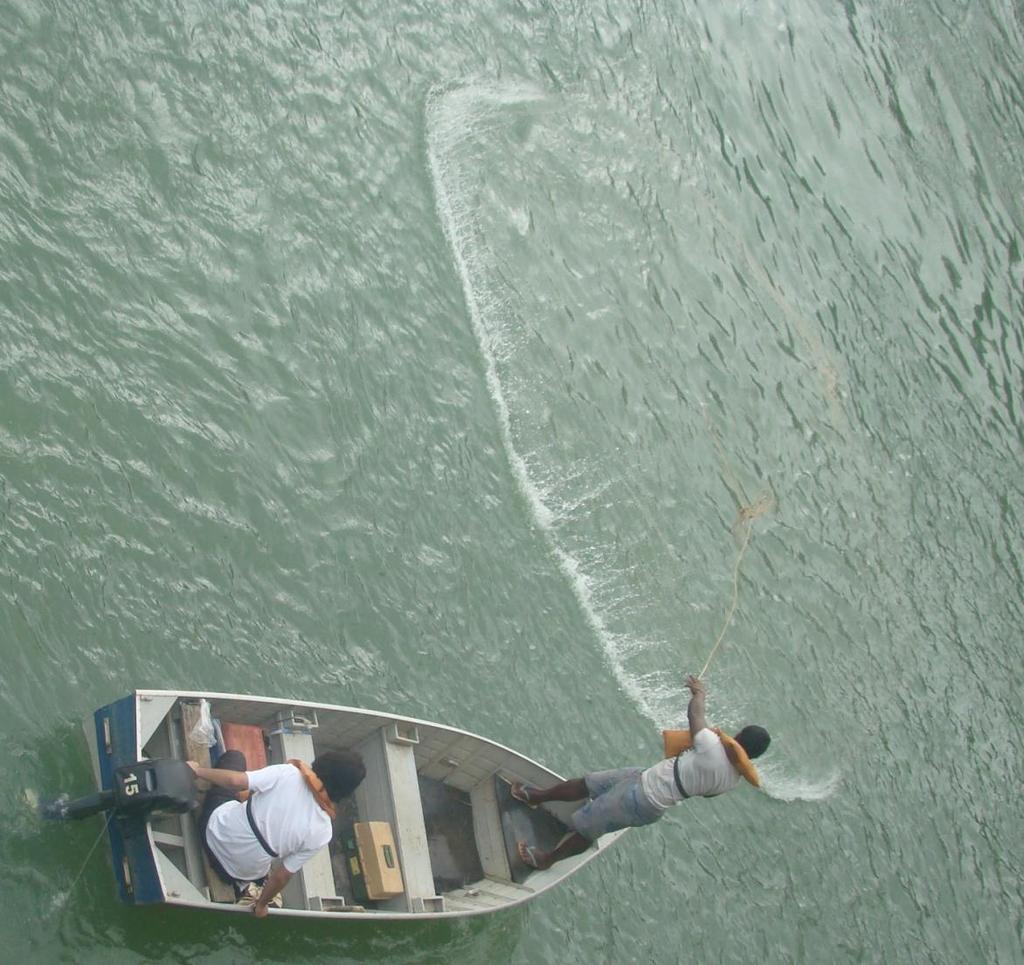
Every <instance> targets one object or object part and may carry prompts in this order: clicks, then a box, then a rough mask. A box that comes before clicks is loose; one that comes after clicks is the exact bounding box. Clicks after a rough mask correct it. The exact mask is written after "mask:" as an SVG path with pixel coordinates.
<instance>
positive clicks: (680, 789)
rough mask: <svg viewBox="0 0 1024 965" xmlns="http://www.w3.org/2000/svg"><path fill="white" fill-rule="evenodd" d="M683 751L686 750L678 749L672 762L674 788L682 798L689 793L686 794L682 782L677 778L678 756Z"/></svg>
mask: <svg viewBox="0 0 1024 965" xmlns="http://www.w3.org/2000/svg"><path fill="white" fill-rule="evenodd" d="M685 753H686V751H680V752H679V753H678V754H676V759H675V760H674V761H673V762H672V777H673V778H674V779H675V782H676V790H677V791H678V792H679V794H680V796H681V797H683V798H688V797H689V796H690V795H689V794H687V793H686V791H685V790H683V782H682V781H681V780H680V779H679V758H680V757H682V756H683V754H685Z"/></svg>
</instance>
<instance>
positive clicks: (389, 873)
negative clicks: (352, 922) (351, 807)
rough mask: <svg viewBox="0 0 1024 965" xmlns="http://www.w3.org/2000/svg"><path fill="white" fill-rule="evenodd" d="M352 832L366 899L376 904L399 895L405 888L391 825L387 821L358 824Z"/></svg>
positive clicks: (361, 822)
mask: <svg viewBox="0 0 1024 965" xmlns="http://www.w3.org/2000/svg"><path fill="white" fill-rule="evenodd" d="M352 830H353V832H354V834H355V841H356V850H357V852H358V857H359V865H360V867H361V869H362V875H363V883H364V886H365V888H366V895H367V897H368V898H369V899H370V900H371V901H379V900H380V899H382V898H395V897H397V896H398V895H400V894H402V892H403V891H405V886H404V885H403V883H402V869H401V868H400V867H399V864H398V849H397V848H396V847H395V839H394V836H393V835H392V833H391V825H390V824H388V823H387V821H360V822H357V823H356V824H355V825H354V826H353V828H352Z"/></svg>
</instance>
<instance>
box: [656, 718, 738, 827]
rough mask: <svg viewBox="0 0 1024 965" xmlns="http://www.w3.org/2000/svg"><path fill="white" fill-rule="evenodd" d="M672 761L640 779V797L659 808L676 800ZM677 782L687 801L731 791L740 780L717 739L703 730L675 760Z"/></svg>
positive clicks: (678, 797)
mask: <svg viewBox="0 0 1024 965" xmlns="http://www.w3.org/2000/svg"><path fill="white" fill-rule="evenodd" d="M674 766H675V758H674V757H668V758H666V759H665V760H663V761H658V763H657V764H655V765H654V766H653V767H649V768H647V770H646V771H644V773H643V775H642V776H641V781H642V783H643V789H644V794H646V795H647V797H648V798H649V799H650V801H651V803H652V804H654V805H656V806H657V807H660V808H667V807H671V806H672V805H673V804H678V803H679V802H680V801H682V800H683V799H682V798H681V797H680V796H679V788H677V787H676V782H675V778H674V777H673V776H672V769H673V767H674ZM679 780H680V781H682V783H683V790H684V791H686V793H687V795H688V796H689V797H714V796H715V795H716V794H724V793H725V792H726V791H731V790H732V789H733V788H734V787H735V786H736V785H737V784H738V783H739V780H740V774H739V771H737V770H736V768H735V767H733V766H732V764H731V762H730V761H729V757H728V755H727V754H726V753H725V746H724V745H723V744H722V741H721V739H720V738H719V736H718V735H717V734H716V733H715V732H714V731H713V730H710V729H709V728H707V727H704V728H702V729H701V730H699V731H697V734H696V736H695V737H694V738H693V747H692V748H691V749H690V750H688V751H686V752H685V753H684V754H683V755H682V756H681V757H680V758H679Z"/></svg>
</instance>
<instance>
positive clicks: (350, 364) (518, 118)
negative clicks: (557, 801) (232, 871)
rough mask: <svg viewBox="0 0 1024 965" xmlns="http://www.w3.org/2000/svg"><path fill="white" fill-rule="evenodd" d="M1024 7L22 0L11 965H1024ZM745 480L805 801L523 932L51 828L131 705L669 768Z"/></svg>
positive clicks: (709, 630)
mask: <svg viewBox="0 0 1024 965" xmlns="http://www.w3.org/2000/svg"><path fill="white" fill-rule="evenodd" d="M1022 34H1024V17H1022V16H1021V9H1020V6H1019V4H1014V3H1011V2H1009V0H1006V2H997V0H987V2H986V0H982V2H975V3H970V4H968V3H967V2H964V0H932V2H928V3H925V2H920V0H914V2H895V0H885V2H880V3H873V4H866V3H861V4H858V3H854V2H852V0H850V2H846V3H845V4H842V5H840V4H834V3H815V2H811V0H793V2H777V3H767V2H764V3H750V2H742V3H725V4H722V3H717V2H710V0H701V2H697V3H691V4H685V5H682V4H677V3H664V2H663V3H628V2H626V0H611V2H609V3H607V4H603V5H596V4H593V5H591V4H583V3H579V2H575V3H573V2H556V3H542V2H529V0H528V2H512V0H495V2H492V3H473V4H454V3H453V4H438V3H434V4H423V3H421V4H412V3H409V4H406V3H373V2H369V3H361V4H348V3H344V2H340V0H328V2H321V3H299V2H294V3H287V2H284V3H265V4H253V5H249V4H243V3H236V2H217V0H214V2H212V3H198V2H180V3H170V4H167V3H162V4H156V3H145V2H138V3H132V4H103V3H100V4H97V5H93V6H91V7H89V6H83V5H78V4H67V3H36V2H32V0H0V200H2V205H0V254H2V258H0V594H2V598H0V599H2V605H0V619H2V625H0V648H2V650H0V654H2V657H3V666H4V672H3V675H2V678H0V729H2V733H3V734H4V737H5V746H6V748H7V754H6V756H5V767H4V769H3V777H2V779H0V803H2V808H0V813H2V815H3V817H2V818H0V821H2V826H0V858H2V864H3V868H4V874H3V878H2V883H0V904H2V907H3V909H4V915H3V916H2V924H0V947H2V948H3V949H4V952H3V954H2V958H3V959H4V960H6V961H29V962H55V961H68V962H90V963H92V962H96V963H99V962H104V963H107V962H137V961H159V962H178V961H190V962H191V961H201V962H211V963H212V962H244V961H281V962H300V961H301V962H320V961H323V962H327V961H331V962H380V963H405V962H409V963H412V962H416V963H426V962H460V963H462V962H465V963H470V962H480V963H490V962H505V961H510V962H552V963H553V962H559V963H563V962H579V963H587V965H591V963H593V962H609V963H619V962H634V961H637V962H655V963H662V962H664V963H674V962H715V963H730V962H737V963H746V962H758V963H761V962H764V963H768V962H771V963H776V962H777V963H789V962H807V963H819V962H922V963H924V962H950V963H959V962H1015V961H1021V960H1022V956H1021V952H1020V948H1021V947H1022V945H1024V923H1022V912H1021V909H1022V880H1024V874H1022V864H1024V849H1022V846H1021V836H1020V831H1021V828H1022V827H1024V820H1022V819H1024V807H1022V805H1021V799H1020V788H1021V785H1022V777H1024V773H1022V771H1024V766H1022V765H1024V758H1022V750H1021V748H1022V742H1021V732H1022V716H1021V711H1020V693H1021V673H1020V634H1021V624H1022V620H1021V616H1022V607H1021V591H1022V585H1024V576H1022V565H1024V560H1022V558H1021V556H1022V555H1021V550H1020V547H1021V511H1022V509H1021V508H1022V493H1024V486H1022V484H1021V479H1020V465H1021V442H1022V436H1024V423H1022V417H1021V412H1020V405H1021V395H1022V392H1021V390H1022V382H1024V379H1022V373H1024V334H1022V326H1021V321H1022V308H1024V294H1022V290H1024V261H1022V238H1021V226H1022V220H1024V217H1022V210H1021V204H1020V199H1021V196H1022V180H1024V179H1022V177H1021V166H1020V158H1021V148H1022V144H1024V86H1022V84H1021V77H1022V76H1024V65H1022V56H1021V51H1022ZM762 494H766V495H767V496H768V497H770V500H771V506H770V509H769V510H768V511H767V512H766V513H765V514H764V515H762V516H760V517H759V518H757V519H756V520H754V521H753V523H752V530H751V538H750V543H749V548H748V549H747V552H746V554H745V556H744V558H743V560H742V566H741V569H740V575H739V583H738V588H739V596H738V604H737V608H736V614H735V618H734V620H733V623H732V625H731V627H730V629H729V631H728V633H727V635H726V637H725V640H724V642H723V644H722V646H721V648H720V649H719V651H718V652H717V654H716V656H715V658H714V662H713V663H712V666H711V669H710V672H709V676H708V680H709V685H710V691H711V693H710V698H709V702H710V709H711V714H710V716H711V717H712V720H713V721H714V722H717V723H720V724H723V725H725V726H728V727H733V726H736V725H739V724H742V723H744V722H746V721H759V722H762V723H763V724H765V725H766V726H767V727H768V728H769V729H770V730H771V731H772V733H773V735H774V738H775V742H774V744H773V746H772V749H771V751H770V753H769V755H768V757H767V758H766V761H765V775H766V781H767V787H768V791H769V793H768V794H757V793H755V792H753V791H751V790H749V789H747V790H746V791H742V790H741V791H738V792H737V793H735V794H733V795H730V796H729V797H727V798H723V799H721V800H718V801H714V802H693V803H688V804H686V805H684V806H682V807H680V808H678V809H676V810H675V812H674V813H672V815H671V816H670V817H668V818H667V819H666V820H664V821H662V822H661V823H660V824H659V825H657V826H655V827H652V828H647V829H643V830H641V831H638V832H636V833H633V834H631V835H627V836H626V837H625V838H624V839H623V840H622V841H621V842H620V843H619V844H618V845H617V846H616V847H615V849H613V851H612V852H610V853H609V854H608V855H607V856H605V857H604V858H603V859H601V860H600V861H596V862H594V863H592V864H591V865H590V866H588V867H587V868H586V869H584V870H583V871H581V872H580V873H579V874H578V875H576V876H575V877H573V878H572V879H571V880H570V881H569V882H568V883H566V884H565V885H563V886H562V887H561V888H560V889H557V890H555V891H554V892H551V893H548V894H547V895H544V896H543V897H541V898H539V899H538V900H537V901H535V902H533V903H532V904H530V905H528V906H526V907H525V908H522V909H519V910H516V911H512V912H509V913H507V914H501V915H497V916H492V917H490V918H488V919H483V920H479V921H473V922H469V923H455V924H449V923H439V924H419V925H398V926H396V925H388V926H381V925H376V926H375V925H372V924H365V925H363V924H357V925H333V926H328V925H319V924H316V925H312V926H306V925H300V924H296V923H291V922H275V921H269V922H257V921H250V920H243V921H236V920H235V919H233V918H232V920H231V921H230V922H224V921H222V920H221V917H220V916H214V915H201V914H192V913H180V912H179V913H173V912H171V911H165V910H159V909H155V910H152V909H151V910H132V909H127V908H122V907H121V906H119V905H118V904H116V901H115V897H114V893H113V884H112V878H111V874H110V870H109V867H108V864H107V856H106V852H105V850H104V847H103V846H102V844H101V845H100V847H98V848H97V849H96V851H95V852H92V853H90V847H91V846H92V844H93V841H94V839H95V834H96V832H97V830H98V828H97V827H96V826H94V825H92V824H88V825H80V826H75V827H53V826H41V825H40V824H39V822H38V821H37V819H36V818H35V816H34V813H33V811H32V809H31V807H30V806H29V804H28V803H27V802H28V801H29V800H30V799H31V798H32V797H33V795H46V794H48V793H53V792H55V791H58V790H77V789H79V788H85V787H87V786H88V782H89V779H90V770H89V764H88V762H87V760H86V758H85V748H84V743H83V742H82V740H81V738H80V736H79V731H78V726H77V725H78V721H79V720H80V719H81V718H82V717H84V716H85V715H86V714H88V713H90V712H91V711H92V710H93V709H94V708H95V707H97V706H99V705H100V704H103V703H106V702H108V701H110V700H112V699H114V698H116V697H118V696H120V695H122V694H124V693H125V692H127V691H128V690H130V689H131V688H133V687H136V686H156V687H168V688H174V687H181V688H196V689H219V690H228V691H236V692H251V693H258V694H266V695H275V696H276V695H280V696H293V697H296V698H305V699H309V700H318V701H327V702H335V703H343V704H353V705H357V706H365V707H370V708H374V709H382V710H394V711H396V712H400V713H404V714H409V715H413V716H418V717H425V718H428V719H433V720H439V721H443V722H446V723H449V724H452V725H456V726H459V727H463V728H466V729H468V730H471V731H474V732H477V733H480V734H484V735H486V736H488V737H490V738H493V739H495V740H498V741H500V742H502V743H505V744H508V745H510V746H512V747H515V748H517V749H519V750H522V751H523V752H525V753H527V754H529V755H531V756H534V757H536V758H538V759H540V760H542V761H544V762H545V763H546V764H548V765H549V766H551V767H552V768H554V769H555V770H558V771H560V772H562V773H565V774H576V773H579V772H580V771H582V770H585V769H588V768H595V767H606V766H618V765H624V764H643V763H647V762H648V761H652V760H653V759H654V758H655V756H656V754H657V748H658V737H657V729H658V728H659V727H660V726H662V725H664V724H669V723H677V722H679V720H680V719H681V717H682V714H683V708H684V705H685V697H684V690H683V688H682V686H681V682H682V678H683V676H684V674H685V673H687V672H692V671H695V670H698V669H699V668H700V667H701V666H702V665H703V663H704V661H705V660H706V659H707V656H708V654H709V652H710V650H711V646H712V644H713V642H714V640H715V638H716V636H717V634H718V632H719V630H720V629H721V626H722V621H723V619H724V617H725V614H726V611H727V609H728V607H729V603H730V599H731V594H732V585H733V584H732V573H733V567H734V564H735V562H736V559H737V552H738V550H739V546H740V544H739V542H738V538H739V537H741V536H742V533H743V530H742V528H739V529H736V530H735V531H734V532H733V531H731V527H733V526H734V523H736V521H737V518H738V512H739V509H740V507H741V506H743V505H747V504H750V503H751V502H753V501H754V500H755V499H757V498H758V497H759V496H760V495H762ZM79 871H81V876H80V877H79V878H77V879H76V875H78V874H79Z"/></svg>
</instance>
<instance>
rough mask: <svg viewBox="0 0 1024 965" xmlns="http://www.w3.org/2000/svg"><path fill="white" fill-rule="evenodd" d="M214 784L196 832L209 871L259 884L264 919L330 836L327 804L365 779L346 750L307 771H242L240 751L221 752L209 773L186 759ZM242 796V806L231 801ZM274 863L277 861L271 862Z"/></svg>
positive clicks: (302, 767)
mask: <svg viewBox="0 0 1024 965" xmlns="http://www.w3.org/2000/svg"><path fill="white" fill-rule="evenodd" d="M189 765H190V766H191V767H192V770H193V771H195V773H196V776H197V777H201V778H205V779H206V780H207V781H209V782H210V783H211V784H212V785H213V786H212V787H211V788H210V790H209V791H208V792H207V794H206V800H205V802H204V803H203V810H202V812H201V813H200V816H199V830H200V835H201V836H202V840H203V844H204V845H205V847H206V852H207V855H208V857H209V858H210V864H211V865H212V866H213V869H214V871H216V872H217V874H218V875H219V876H220V877H221V878H222V879H223V880H224V881H226V882H228V883H229V884H236V883H241V882H261V881H262V882H263V889H262V891H261V892H260V895H259V897H258V898H257V899H256V902H255V903H254V904H253V909H252V910H253V913H254V914H255V915H256V917H257V918H263V917H265V916H266V914H267V909H268V907H269V904H270V902H271V901H272V900H273V898H274V897H275V896H276V895H277V894H279V893H280V891H281V889H282V888H284V886H285V885H286V884H287V883H288V881H289V880H290V879H291V877H292V875H294V874H295V872H296V871H298V870H299V869H300V868H301V867H302V866H303V865H304V864H305V863H306V862H307V861H308V860H309V859H310V858H311V857H313V855H314V854H316V853H317V851H319V850H320V849H321V848H323V847H325V846H326V845H327V844H329V843H330V840H331V838H332V836H333V824H332V823H331V821H332V819H333V818H334V806H333V803H332V802H334V801H340V800H341V799H342V798H344V797H347V796H348V795H349V794H351V793H352V792H353V791H354V790H355V789H356V788H357V787H358V786H359V784H360V783H361V782H362V780H363V778H364V777H365V776H366V768H365V766H364V765H363V759H362V757H360V756H359V754H357V753H355V752H353V751H328V752H326V753H324V754H321V755H319V756H318V757H317V758H316V760H314V761H313V765H312V767H309V766H308V765H306V764H303V763H301V762H299V761H294V762H289V763H287V764H273V765H271V766H270V767H262V768H260V769H259V770H256V771H247V770H246V769H245V755H244V754H242V752H241V751H227V752H226V753H225V754H222V755H221V757H220V759H219V760H218V761H217V766H216V767H200V766H199V765H198V764H196V763H195V762H194V761H189ZM243 791H244V792H248V794H247V797H246V800H245V801H241V800H239V798H238V795H239V794H240V793H241V792H243ZM275 859H280V860H275Z"/></svg>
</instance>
